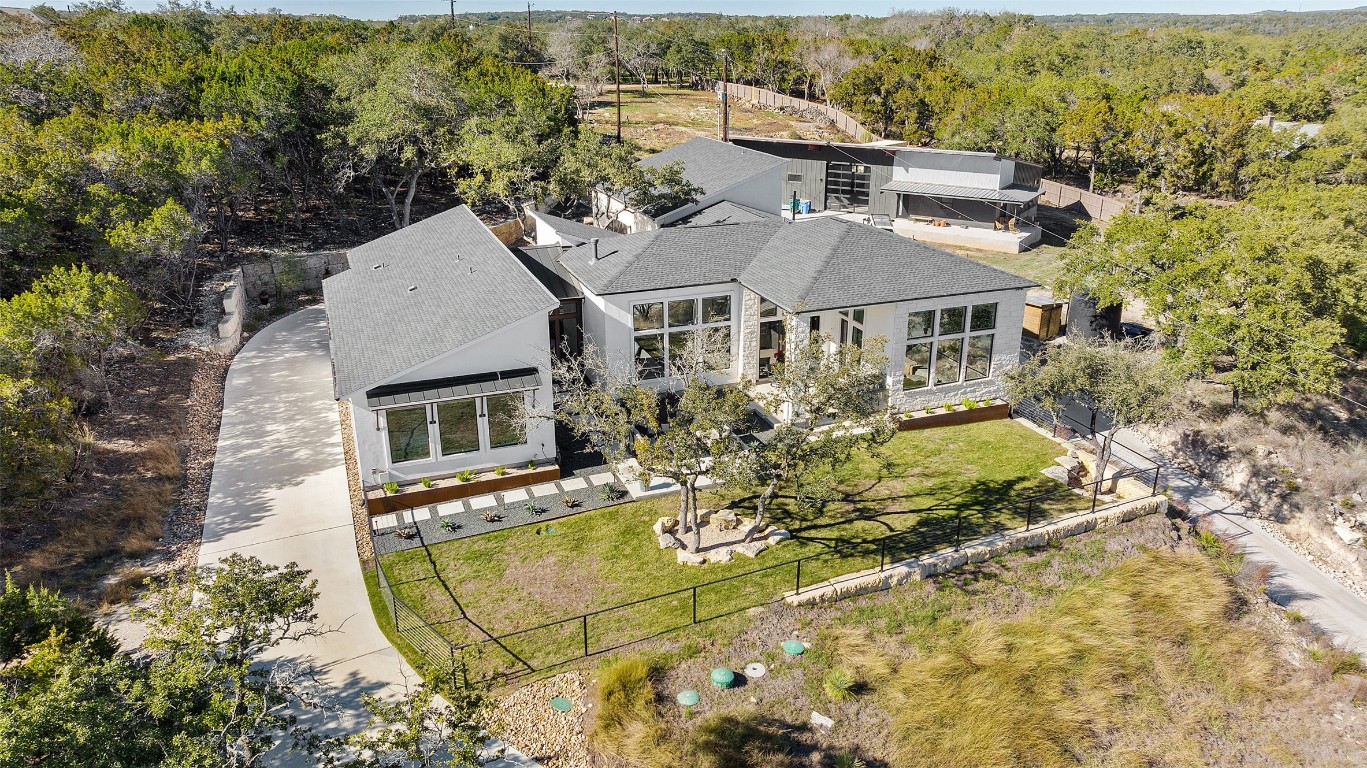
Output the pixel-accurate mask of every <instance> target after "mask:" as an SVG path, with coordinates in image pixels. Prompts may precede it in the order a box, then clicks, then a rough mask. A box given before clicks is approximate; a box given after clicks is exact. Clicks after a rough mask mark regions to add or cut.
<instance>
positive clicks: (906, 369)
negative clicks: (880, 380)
mask: <svg viewBox="0 0 1367 768" xmlns="http://www.w3.org/2000/svg"><path fill="white" fill-rule="evenodd" d="M996 327H997V304H996V303H991V304H975V305H972V306H971V307H969V306H964V307H945V308H943V309H926V310H919V311H916V312H910V313H908V314H907V346H906V359H905V361H904V363H903V373H902V389H903V390H912V389H923V388H925V387H938V386H945V385H950V384H958V383H959V382H961V381H978V380H980V379H985V378H987V377H988V376H991V375H992V345H993V341H994V334H991V333H979V331H991V330H995V329H996ZM932 360H934V366H933V368H932V365H931V361H932Z"/></svg>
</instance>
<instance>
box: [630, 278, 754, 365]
mask: <svg viewBox="0 0 1367 768" xmlns="http://www.w3.org/2000/svg"><path fill="white" fill-rule="evenodd" d="M774 312H775V313H777V312H778V308H777V307H775V308H774ZM761 314H763V311H761ZM631 323H632V332H633V338H634V341H635V348H634V357H635V360H636V371H637V375H639V376H640V377H641V378H642V379H658V378H661V377H663V376H664V375H665V373H666V371H668V370H669V367H670V366H671V365H673V364H675V361H679V362H682V356H683V354H684V352H685V350H687V349H688V345H689V342H690V340H691V339H692V335H693V334H694V333H697V332H698V331H701V330H704V329H709V330H710V329H715V330H716V331H717V332H719V335H720V336H721V338H722V339H724V343H725V345H726V349H727V359H728V361H729V360H730V357H731V297H730V296H704V297H703V298H700V299H671V300H669V301H668V302H663V301H653V302H645V303H641V304H633V305H632V307H631ZM726 367H727V368H729V367H730V363H729V362H728V363H727V366H726Z"/></svg>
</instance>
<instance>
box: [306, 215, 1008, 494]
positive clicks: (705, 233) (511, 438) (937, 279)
mask: <svg viewBox="0 0 1367 768" xmlns="http://www.w3.org/2000/svg"><path fill="white" fill-rule="evenodd" d="M732 220H738V221H740V222H741V223H729V222H731V221H732ZM348 263H349V269H348V270H347V271H346V272H343V273H342V274H339V275H336V276H334V277H330V278H328V279H327V280H325V281H324V283H323V289H324V299H325V301H326V303H327V312H328V321H329V323H330V325H331V343H332V361H333V374H334V379H335V382H336V395H337V398H338V399H339V400H341V399H345V400H347V401H348V402H349V403H350V404H351V408H352V412H353V416H354V423H355V445H354V446H353V447H354V449H355V451H356V455H357V457H358V461H359V465H360V470H361V474H362V477H363V480H364V482H365V483H367V484H368V485H371V486H374V485H379V484H382V483H384V482H386V481H389V480H395V481H400V482H403V481H409V480H416V479H419V478H422V477H440V476H444V475H449V474H451V473H455V472H458V471H460V470H464V469H482V468H488V467H493V466H521V465H525V464H526V463H527V462H529V461H533V462H551V461H554V460H556V458H557V457H558V453H557V446H556V444H555V435H554V428H553V426H552V425H551V424H550V423H548V422H546V421H544V420H538V419H531V418H528V417H527V415H526V414H527V412H528V409H526V408H523V407H521V406H524V405H525V406H531V407H532V408H535V407H537V406H543V408H542V410H543V411H544V406H545V404H546V403H549V402H551V399H552V397H553V392H552V389H551V386H552V385H551V378H550V364H551V350H552V349H561V348H563V347H570V348H577V347H578V346H579V343H580V340H581V338H582V339H583V340H585V341H586V342H592V344H593V345H594V346H595V347H596V348H597V349H598V350H600V351H601V352H602V353H603V354H604V356H605V357H606V358H607V362H608V363H609V364H610V365H613V366H615V367H617V368H618V370H619V371H621V372H622V373H624V374H626V375H628V376H632V377H635V378H636V379H637V380H638V381H641V382H643V383H645V384H647V385H649V386H657V387H660V388H669V387H671V386H673V384H674V383H675V382H672V381H671V380H670V379H669V378H668V375H667V372H668V371H669V370H670V365H669V356H670V355H671V354H674V353H675V352H676V351H677V350H680V349H683V348H684V347H683V346H682V345H684V344H686V342H687V339H688V337H689V335H690V334H692V333H695V332H698V331H700V330H704V329H713V330H715V331H718V332H719V335H720V336H722V337H724V338H727V339H729V340H730V342H731V345H730V356H729V364H728V365H727V367H726V368H725V369H723V370H719V371H718V372H717V373H716V381H717V383H719V384H727V383H736V382H739V381H742V380H745V381H751V382H763V381H764V380H765V379H766V378H767V377H768V376H769V375H770V372H771V369H772V366H773V365H774V363H775V362H776V361H779V360H781V359H782V356H783V354H784V351H785V349H786V348H787V346H788V343H789V340H788V339H786V338H785V336H786V334H787V333H788V332H789V328H790V327H793V328H795V329H796V330H795V331H793V332H795V333H799V334H803V335H805V334H808V333H810V332H812V331H813V330H816V331H820V332H822V333H823V334H825V335H826V336H828V337H829V339H830V340H829V342H828V343H829V344H830V345H831V347H832V348H834V347H835V346H837V345H841V344H855V345H863V344H867V343H870V342H871V341H872V340H874V339H876V338H881V339H883V340H884V342H883V343H884V344H885V348H884V350H883V351H884V354H885V355H886V357H887V358H888V361H889V362H888V368H887V371H886V377H885V380H886V389H887V399H888V402H889V405H890V407H892V408H894V409H899V410H909V409H914V408H923V407H925V406H927V405H931V404H943V403H945V402H958V401H960V400H962V399H964V398H967V397H972V398H975V399H981V398H985V397H989V396H995V395H999V394H1001V388H1002V374H1003V373H1004V372H1005V371H1006V370H1008V369H1009V368H1010V367H1012V366H1013V365H1014V364H1015V363H1016V361H1017V358H1018V355H1019V351H1020V341H1021V326H1022V321H1023V317H1024V312H1025V294H1026V290H1027V289H1029V288H1031V287H1033V286H1034V283H1032V282H1030V281H1029V280H1026V279H1024V278H1021V277H1017V276H1015V275H1012V274H1010V273H1007V272H1003V271H1001V270H997V269H993V268H992V267H988V266H986V265H982V264H979V263H977V262H974V261H971V260H969V259H965V258H962V257H960V256H956V255H954V254H952V253H949V252H947V251H943V250H940V249H938V248H935V247H933V246H929V245H926V244H924V243H921V242H917V241H915V240H911V239H908V238H905V237H900V236H898V235H895V234H892V233H890V232H886V231H883V230H881V229H877V228H874V227H868V226H865V225H862V224H857V223H853V222H849V221H845V220H842V219H838V218H815V219H810V220H805V221H798V222H795V223H794V222H787V221H784V220H781V219H769V218H766V217H764V216H762V215H753V214H752V213H751V212H747V211H745V210H743V209H740V208H734V209H732V208H728V209H724V210H722V211H721V212H720V213H719V214H718V215H715V216H710V217H702V218H700V219H699V221H698V223H696V224H689V225H682V226H673V227H667V228H662V229H654V230H649V231H645V232H637V233H631V234H623V235H618V236H615V237H610V238H602V239H597V240H591V241H590V242H587V243H584V244H582V245H577V246H572V247H571V246H567V245H565V244H564V242H559V241H558V242H556V243H554V244H551V245H546V246H538V247H524V248H521V249H518V251H517V252H516V253H514V252H512V251H509V250H508V248H506V247H505V246H504V245H503V244H502V243H500V242H499V241H498V240H497V239H496V238H495V237H494V236H493V235H492V234H490V233H489V231H488V230H487V229H486V228H485V227H484V225H483V224H482V223H481V222H480V221H479V220H478V219H477V218H476V217H475V216H474V214H473V213H471V212H470V210H469V209H468V208H465V207H464V206H462V207H460V208H456V209H453V210H450V211H447V212H445V213H441V214H438V215H436V216H433V217H431V218H429V219H426V220H424V221H422V222H419V223H417V224H414V225H412V226H409V227H407V228H405V229H402V230H400V231H398V232H395V233H393V234H390V235H386V236H385V237H382V238H380V239H378V240H375V241H373V242H371V243H367V244H366V245H363V246H361V247H359V248H355V249H353V250H352V251H351V252H350V253H349V254H348ZM790 316H791V317H792V318H793V319H794V321H795V322H794V323H793V325H792V326H787V325H785V319H787V318H789V317H790ZM571 342H573V343H571ZM519 419H520V420H519Z"/></svg>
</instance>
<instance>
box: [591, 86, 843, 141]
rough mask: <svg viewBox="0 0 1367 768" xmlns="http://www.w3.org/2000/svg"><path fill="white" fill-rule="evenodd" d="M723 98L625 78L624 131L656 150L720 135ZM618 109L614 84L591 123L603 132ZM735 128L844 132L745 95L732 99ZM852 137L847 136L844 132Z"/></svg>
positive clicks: (753, 132) (801, 135)
mask: <svg viewBox="0 0 1367 768" xmlns="http://www.w3.org/2000/svg"><path fill="white" fill-rule="evenodd" d="M719 104H720V101H719V100H718V99H717V96H716V94H714V93H713V92H712V91H694V90H691V89H685V88H671V87H662V86H651V87H650V88H649V89H647V91H646V93H645V94H644V95H643V94H642V93H641V88H640V86H639V85H636V86H634V87H633V86H629V85H627V84H626V83H623V84H622V135H623V136H624V137H625V138H628V139H630V140H632V141H635V142H637V143H639V144H640V145H641V146H643V147H645V148H646V149H649V150H652V151H659V150H662V149H667V148H669V147H672V146H674V145H675V144H682V143H683V142H685V141H688V140H689V139H692V138H695V137H698V136H710V137H712V138H717V137H718V136H719V135H720V128H719V126H718V122H717V121H718V119H719V116H720V110H719V108H718V105H719ZM616 120H617V111H616V106H615V103H614V100H613V93H612V89H611V87H610V86H609V88H608V90H607V92H605V93H604V94H603V95H602V96H600V97H598V98H597V99H595V100H594V102H593V107H592V109H590V111H589V115H588V123H589V124H590V125H592V126H593V127H595V128H597V129H598V130H599V131H602V132H604V133H614V132H615V131H616ZM731 131H732V132H733V133H735V134H737V135H750V136H774V137H778V138H795V139H819V140H836V139H840V138H842V134H841V133H840V132H839V131H837V130H835V128H834V127H833V126H831V125H829V124H826V125H824V126H823V125H819V124H818V123H816V122H814V121H811V120H807V119H804V118H803V117H800V116H797V115H790V114H785V113H782V112H777V111H771V110H765V109H759V108H758V107H754V106H751V105H749V104H746V103H744V102H741V101H732V103H731ZM844 138H846V139H848V137H844Z"/></svg>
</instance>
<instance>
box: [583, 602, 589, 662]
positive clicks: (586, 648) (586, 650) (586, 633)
mask: <svg viewBox="0 0 1367 768" xmlns="http://www.w3.org/2000/svg"><path fill="white" fill-rule="evenodd" d="M581 618H582V619H583V620H584V623H583V626H584V658H586V659H587V658H588V657H589V615H588V614H587V613H586V614H584V615H583V616H582V617H581Z"/></svg>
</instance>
